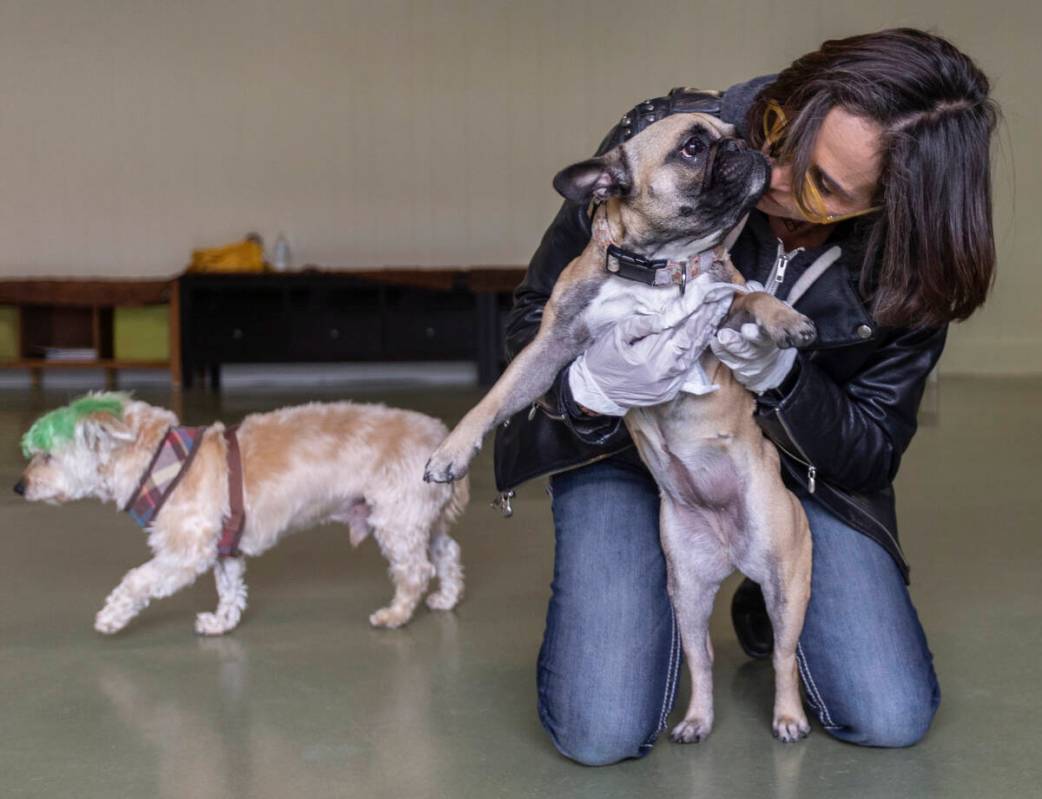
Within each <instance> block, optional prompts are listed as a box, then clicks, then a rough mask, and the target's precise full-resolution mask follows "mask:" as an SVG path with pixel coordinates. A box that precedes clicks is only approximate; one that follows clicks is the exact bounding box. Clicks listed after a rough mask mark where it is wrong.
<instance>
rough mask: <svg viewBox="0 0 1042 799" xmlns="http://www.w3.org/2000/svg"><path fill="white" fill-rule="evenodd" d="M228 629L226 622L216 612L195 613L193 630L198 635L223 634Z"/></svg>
mask: <svg viewBox="0 0 1042 799" xmlns="http://www.w3.org/2000/svg"><path fill="white" fill-rule="evenodd" d="M230 629H232V628H231V627H230V626H229V625H228V623H227V622H226V621H225V620H224V619H222V618H221V617H220V616H218V615H217V614H216V613H198V614H196V617H195V631H196V633H197V634H198V635H224V634H225V633H226V632H228V630H230Z"/></svg>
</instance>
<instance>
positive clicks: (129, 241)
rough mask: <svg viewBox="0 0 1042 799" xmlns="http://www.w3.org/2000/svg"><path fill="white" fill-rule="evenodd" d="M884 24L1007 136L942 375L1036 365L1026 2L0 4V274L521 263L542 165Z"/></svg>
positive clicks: (1040, 365)
mask: <svg viewBox="0 0 1042 799" xmlns="http://www.w3.org/2000/svg"><path fill="white" fill-rule="evenodd" d="M899 24H909V25H915V26H918V27H926V28H931V29H934V30H937V31H938V32H940V33H943V34H945V35H947V36H949V37H951V38H952V39H953V40H954V41H955V42H956V43H957V44H959V45H960V46H962V47H963V48H964V49H965V50H967V51H968V52H970V53H971V54H973V55H974V56H975V57H976V58H977V59H978V60H979V62H980V63H981V64H982V66H983V67H984V68H985V70H986V71H987V72H988V73H989V74H990V75H992V76H993V78H994V82H995V87H996V90H995V94H996V96H997V98H998V99H999V101H1000V102H1001V103H1002V104H1003V106H1004V109H1005V113H1006V117H1007V119H1008V122H1009V125H1008V135H1007V136H1006V138H1005V140H1004V144H1003V151H1002V152H1001V154H1000V161H999V175H1000V181H999V185H998V191H997V197H998V229H999V243H1000V252H1001V257H1002V263H1001V275H1000V280H999V283H998V286H997V289H996V292H995V295H994V297H993V299H992V300H991V302H990V304H989V306H988V307H987V309H986V310H985V311H984V312H982V313H981V314H980V315H979V316H978V317H976V318H975V319H974V320H973V321H972V322H970V323H969V324H966V325H963V326H961V327H960V328H959V329H958V330H956V331H955V332H954V334H953V337H952V343H951V345H950V346H949V351H948V353H947V354H946V356H945V360H944V362H943V368H944V369H945V371H948V372H956V371H978V372H1023V371H1031V372H1042V324H1040V320H1039V313H1038V311H1037V305H1038V301H1037V299H1036V298H1037V297H1039V295H1040V294H1042V273H1040V271H1039V269H1038V253H1039V252H1040V249H1042V248H1040V244H1042V242H1040V240H1039V239H1040V230H1042V224H1040V223H1039V221H1038V218H1037V216H1038V212H1037V209H1038V207H1039V205H1040V201H1042V169H1040V163H1039V155H1038V149H1039V144H1040V135H1039V130H1040V124H1042V119H1040V116H1042V115H1040V104H1039V97H1040V93H1039V89H1038V76H1039V75H1040V74H1042V47H1040V42H1042V10H1040V6H1039V4H1038V3H1037V2H1036V1H1035V0H1020V1H1019V2H1014V3H1001V2H999V3H990V4H982V3H979V2H972V0H960V1H959V2H957V3H953V2H951V0H928V1H926V2H919V3H908V2H887V1H885V0H884V1H883V2H872V3H866V2H863V0H862V1H861V2H857V3H849V4H847V3H843V2H836V1H835V0H833V2H814V1H813V0H787V1H786V2H752V0H721V1H720V2H697V1H696V0H684V1H682V2H679V1H678V2H668V1H666V0H662V1H661V2H649V0H642V1H640V2H632V3H628V2H622V1H621V0H588V1H586V0H584V1H581V2H580V1H579V0H563V2H562V1H558V2H553V1H551V0H544V1H543V2H490V1H489V0H474V1H473V2H466V1H464V0H454V1H449V0H444V1H435V0H426V2H425V1H424V0H394V1H390V0H389V1H387V2H377V0H373V1H372V2H366V1H365V0H353V1H351V2H345V1H343V0H303V1H302V0H294V1H292V2H285V1H283V2H259V1H257V2H249V1H248V0H225V1H221V0H215V1H211V2H200V1H199V0H174V1H173V2H170V1H169V0H166V1H162V0H160V1H157V0H128V1H125V2H124V1H123V0H36V2H32V1H26V2H15V1H14V0H0V163H2V164H3V170H2V187H3V191H2V192H0V203H2V211H0V276H13V275H34V274H35V275H42V274H48V275H113V276H115V275H166V274H171V273H173V272H176V271H178V270H179V268H180V267H181V265H182V264H183V263H184V262H185V260H186V258H187V254H188V251H189V250H190V249H191V248H192V247H198V246H205V245H213V244H218V243H223V242H226V241H229V240H233V239H235V238H237V237H239V236H240V235H241V234H242V233H244V232H246V231H248V230H258V231H260V232H261V233H262V234H263V235H264V236H265V237H266V238H268V239H269V240H273V239H274V237H275V235H276V234H277V233H278V232H279V231H285V232H286V234H287V235H288V236H289V238H290V241H291V243H292V245H293V250H294V254H295V257H296V260H297V261H298V262H317V263H321V264H325V265H334V264H338V265H375V264H385V263H391V264H429V265H437V264H518V263H524V262H526V261H527V259H528V257H529V255H530V254H531V251H532V250H533V248H534V247H535V245H536V243H537V242H538V239H539V236H540V234H541V231H542V229H543V228H544V226H545V225H546V223H547V221H548V220H549V218H550V216H551V215H552V213H553V211H554V209H555V207H556V205H557V203H558V200H557V197H556V196H555V195H554V193H553V191H552V189H551V187H550V178H551V177H552V175H553V174H554V172H555V171H556V170H557V169H558V168H560V167H561V166H563V165H564V164H566V163H568V162H569V161H570V160H574V159H575V158H577V157H580V156H583V155H584V154H586V153H587V152H588V151H589V150H590V149H591V148H592V147H593V146H594V144H595V143H596V142H597V141H598V139H599V138H600V136H601V135H602V134H603V132H604V131H605V130H607V129H608V127H609V126H610V125H611V124H612V123H613V122H614V121H615V120H616V118H617V117H618V116H619V115H620V114H621V113H622V112H623V111H625V110H626V109H627V108H628V107H629V106H630V105H632V104H633V103H635V102H637V101H639V100H641V99H643V98H644V97H645V96H649V95H655V94H660V93H662V92H664V91H666V90H667V89H669V88H670V87H671V86H674V85H679V84H688V85H703V86H711V87H724V86H726V85H728V84H730V83H732V82H735V81H738V80H742V79H744V78H746V77H748V76H752V75H755V74H759V73H762V72H766V71H772V70H776V69H777V68H779V67H781V66H784V65H785V64H786V63H787V62H788V61H790V60H791V59H792V58H793V57H795V56H796V55H798V54H800V53H802V52H804V51H806V50H809V49H812V48H813V47H815V46H816V45H817V44H818V43H819V42H820V41H821V40H822V39H824V38H829V37H836V36H843V35H846V34H850V33H855V32H860V31H865V30H870V29H876V28H880V27H889V26H893V25H899ZM1011 165H1012V166H1014V167H1015V170H1016V173H1015V174H1016V178H1015V180H1014V181H1012V183H1011V182H1010V181H1009V177H1010V174H1011V171H1010V167H1011ZM1014 196H1015V197H1016V207H1015V210H1014V207H1013V205H1012V198H1013V197H1014Z"/></svg>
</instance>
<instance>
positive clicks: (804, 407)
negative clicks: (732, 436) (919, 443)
mask: <svg viewBox="0 0 1042 799" xmlns="http://www.w3.org/2000/svg"><path fill="white" fill-rule="evenodd" d="M946 336H947V327H942V328H929V329H919V330H895V331H891V332H890V333H889V334H887V337H886V339H885V340H884V342H883V343H882V344H881V346H879V348H878V349H877V350H876V351H875V352H874V353H873V354H872V356H871V357H870V358H869V359H868V360H867V361H866V362H865V364H864V365H863V366H862V367H861V368H860V369H859V371H858V372H857V374H856V375H854V376H853V377H852V378H851V379H850V380H849V381H848V382H846V383H844V384H842V385H840V384H838V383H837V382H836V381H835V380H833V379H832V377H830V376H829V375H828V374H827V373H826V372H825V371H824V370H823V369H822V368H821V367H819V366H818V365H816V364H815V363H814V359H813V353H801V355H800V357H799V358H798V360H797V367H796V368H797V369H798V372H797V374H796V375H795V378H794V380H792V381H786V382H787V383H788V382H791V383H792V385H791V388H788V389H787V390H785V389H786V387H785V386H783V389H782V391H780V392H779V391H768V392H765V393H764V395H763V396H762V397H761V398H760V400H759V402H758V408H757V421H758V422H759V423H760V426H761V427H762V428H763V430H764V432H765V433H766V434H767V437H768V438H770V439H771V440H772V441H774V442H775V443H776V444H778V446H779V447H781V448H782V449H783V450H786V451H788V453H789V454H790V455H791V456H793V457H796V458H797V459H799V460H802V461H803V462H804V463H805V465H807V467H808V468H809V467H811V466H813V467H814V469H815V470H816V475H817V477H818V478H820V479H823V480H826V481H828V482H829V483H831V484H832V485H834V486H836V487H838V488H842V489H845V490H847V491H851V492H859V493H863V492H869V491H877V490H881V489H884V488H886V487H887V486H889V485H890V484H891V483H892V482H893V479H894V477H895V476H896V475H897V469H898V467H899V466H900V464H901V456H902V455H903V454H904V451H905V449H906V448H907V447H908V444H909V442H910V441H911V440H912V436H913V435H914V434H915V431H916V427H917V424H916V416H917V414H918V410H919V402H920V400H921V399H922V396H923V391H924V389H925V387H926V378H927V377H928V376H929V374H930V371H931V370H932V369H933V367H934V366H935V365H936V363H937V360H938V358H940V356H941V351H942V350H943V349H944V342H945V337H946Z"/></svg>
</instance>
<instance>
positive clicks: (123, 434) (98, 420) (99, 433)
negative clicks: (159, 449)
mask: <svg viewBox="0 0 1042 799" xmlns="http://www.w3.org/2000/svg"><path fill="white" fill-rule="evenodd" d="M76 436H77V438H79V440H80V442H81V443H82V445H83V446H85V447H86V448H87V449H89V450H91V451H92V452H95V453H97V454H99V455H102V454H105V453H108V452H111V451H112V450H113V449H115V448H116V447H118V446H119V445H120V444H128V443H130V442H132V441H134V440H135V439H136V438H137V435H136V434H135V433H134V431H133V430H131V429H130V428H129V427H127V425H125V424H124V423H123V422H122V421H120V420H119V419H117V418H116V417H115V416H113V415H112V414H110V413H92V414H89V415H88V416H85V417H83V419H81V420H80V423H79V424H78V425H76Z"/></svg>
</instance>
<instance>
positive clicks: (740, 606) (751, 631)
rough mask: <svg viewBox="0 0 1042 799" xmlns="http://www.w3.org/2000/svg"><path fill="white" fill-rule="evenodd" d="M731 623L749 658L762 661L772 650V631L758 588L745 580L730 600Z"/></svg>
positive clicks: (761, 594)
mask: <svg viewBox="0 0 1042 799" xmlns="http://www.w3.org/2000/svg"><path fill="white" fill-rule="evenodd" d="M731 622H732V623H733V624H734V631H735V632H736V633H737V634H738V643H739V644H741V646H742V649H743V650H744V651H745V654H747V655H748V656H749V657H751V658H756V659H757V660H763V659H765V658H768V657H770V656H771V652H772V651H773V650H774V630H773V629H772V628H771V619H770V617H769V616H768V615H767V605H766V604H765V603H764V601H763V592H762V591H761V590H760V586H759V585H758V584H757V583H754V582H753V581H752V580H750V579H748V578H746V579H745V580H743V581H742V584H741V585H740V586H738V588H737V590H735V592H734V597H733V598H732V599H731Z"/></svg>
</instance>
